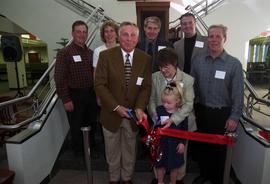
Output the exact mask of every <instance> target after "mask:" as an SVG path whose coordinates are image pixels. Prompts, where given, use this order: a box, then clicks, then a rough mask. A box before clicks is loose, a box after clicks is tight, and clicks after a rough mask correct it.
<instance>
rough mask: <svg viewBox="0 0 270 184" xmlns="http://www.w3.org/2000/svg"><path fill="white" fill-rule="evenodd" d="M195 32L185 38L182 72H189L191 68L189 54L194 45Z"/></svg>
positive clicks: (190, 54)
mask: <svg viewBox="0 0 270 184" xmlns="http://www.w3.org/2000/svg"><path fill="white" fill-rule="evenodd" d="M196 37H197V34H195V35H194V36H192V37H190V38H185V64H184V72H185V73H187V74H189V73H190V69H191V56H192V52H193V48H194V45H195V41H196Z"/></svg>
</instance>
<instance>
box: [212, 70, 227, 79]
mask: <svg viewBox="0 0 270 184" xmlns="http://www.w3.org/2000/svg"><path fill="white" fill-rule="evenodd" d="M225 75H226V72H224V71H220V70H217V71H216V74H215V78H216V79H225Z"/></svg>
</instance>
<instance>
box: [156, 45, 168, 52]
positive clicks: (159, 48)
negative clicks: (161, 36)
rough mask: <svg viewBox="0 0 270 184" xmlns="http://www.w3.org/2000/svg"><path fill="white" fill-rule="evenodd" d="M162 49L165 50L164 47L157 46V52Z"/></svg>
mask: <svg viewBox="0 0 270 184" xmlns="http://www.w3.org/2000/svg"><path fill="white" fill-rule="evenodd" d="M164 48H166V46H158V49H157V50H158V51H159V50H161V49H164Z"/></svg>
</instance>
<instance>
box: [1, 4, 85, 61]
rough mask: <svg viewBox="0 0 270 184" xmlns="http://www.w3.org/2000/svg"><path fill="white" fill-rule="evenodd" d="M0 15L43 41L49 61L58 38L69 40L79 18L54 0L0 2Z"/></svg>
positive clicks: (53, 54) (54, 53)
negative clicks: (45, 44) (73, 24)
mask: <svg viewBox="0 0 270 184" xmlns="http://www.w3.org/2000/svg"><path fill="white" fill-rule="evenodd" d="M0 14H3V15H4V16H6V17H7V18H8V19H10V20H11V21H13V22H14V23H16V24H18V25H19V26H21V27H23V28H24V29H25V30H28V31H30V32H31V33H33V34H34V35H36V36H38V37H39V38H40V39H41V40H43V41H45V42H46V43H47V45H48V54H49V61H52V60H53V58H54V56H55V55H56V51H54V49H56V48H59V45H58V44H56V42H57V41H60V38H62V37H64V38H70V37H71V36H70V32H71V24H72V23H73V22H74V21H75V20H78V19H81V17H80V16H79V15H77V14H75V13H73V12H72V11H70V10H69V9H67V8H65V7H63V6H62V5H60V4H58V3H57V2H56V1H54V0H46V1H44V0H23V1H17V0H9V1H1V6H0Z"/></svg>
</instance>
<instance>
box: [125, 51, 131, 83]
mask: <svg viewBox="0 0 270 184" xmlns="http://www.w3.org/2000/svg"><path fill="white" fill-rule="evenodd" d="M129 56H130V54H126V56H125V57H126V62H125V78H126V86H128V82H129V79H130V75H131V63H130V60H129Z"/></svg>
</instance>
